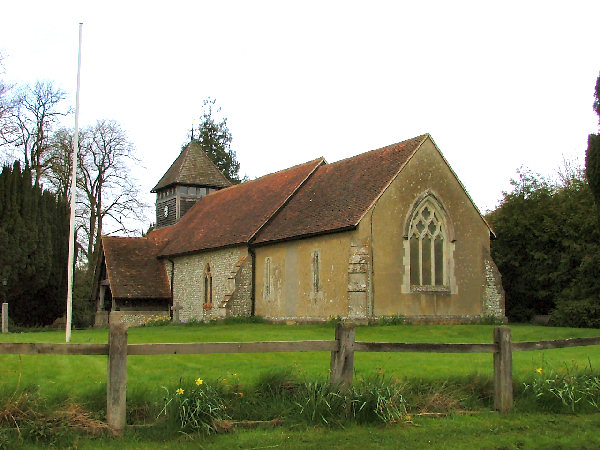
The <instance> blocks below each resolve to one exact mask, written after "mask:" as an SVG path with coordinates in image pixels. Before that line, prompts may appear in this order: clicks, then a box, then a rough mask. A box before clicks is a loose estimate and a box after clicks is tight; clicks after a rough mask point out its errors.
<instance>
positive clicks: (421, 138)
mask: <svg viewBox="0 0 600 450" xmlns="http://www.w3.org/2000/svg"><path fill="white" fill-rule="evenodd" d="M419 138H420V141H419V143H418V144H417V145H416V146H415V149H414V150H413V151H412V152H411V153H410V155H409V156H408V158H406V160H405V161H404V162H403V163H402V164H401V165H400V167H399V168H398V170H397V171H396V173H395V174H394V175H393V176H392V177H390V179H389V180H388V182H387V183H386V184H385V186H383V188H382V189H381V190H380V191H379V194H377V195H376V196H375V198H374V199H373V201H372V202H371V204H370V205H369V206H368V207H367V208H365V210H364V212H363V213H362V214H361V215H360V217H359V218H358V220H357V221H356V223H355V224H354V225H355V226H357V225H358V224H359V223H360V221H361V220H363V219H364V217H365V216H366V215H367V213H368V212H369V211H370V210H371V208H373V205H375V204H376V203H377V202H378V201H379V199H380V198H381V196H382V195H383V193H384V192H385V191H387V189H388V188H389V187H390V185H391V184H392V183H393V182H394V180H395V179H396V178H398V175H399V174H400V172H402V170H403V169H404V168H405V167H406V165H407V164H408V162H409V161H410V160H411V159H412V158H413V156H414V155H415V153H417V151H418V150H419V149H420V148H421V146H422V145H423V143H424V142H425V141H426V140H427V138H429V139H431V135H430V134H429V133H425V134H421V135H419V136H416V137H414V138H410V139H406V140H404V141H401V142H397V143H396V144H392V145H386V146H385V147H381V148H378V149H375V150H371V151H377V150H383V149H385V148H388V147H391V146H393V145H399V144H403V143H405V142H408V141H412V140H414V139H419ZM432 141H433V139H432ZM434 145H435V143H434ZM366 153H370V152H365V153H362V154H363V155H364V154H366Z"/></svg>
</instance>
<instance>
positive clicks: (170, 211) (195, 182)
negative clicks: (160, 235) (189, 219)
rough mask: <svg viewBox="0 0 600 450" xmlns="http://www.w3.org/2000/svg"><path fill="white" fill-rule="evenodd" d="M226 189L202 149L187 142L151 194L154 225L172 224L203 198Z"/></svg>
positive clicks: (225, 182) (227, 184) (217, 171)
mask: <svg viewBox="0 0 600 450" xmlns="http://www.w3.org/2000/svg"><path fill="white" fill-rule="evenodd" d="M228 186H231V183H230V182H229V180H227V178H225V176H224V175H223V174H222V173H221V172H220V171H219V169H217V166H215V165H214V163H213V162H212V161H211V160H210V159H209V158H208V156H206V153H204V151H203V150H202V147H201V146H200V145H199V144H198V143H197V142H190V143H189V144H188V145H186V146H185V147H184V148H183V150H182V151H181V153H180V154H179V156H178V157H177V159H176V160H175V161H174V162H173V164H171V167H169V170H167V172H166V173H165V174H164V175H163V176H162V178H161V179H160V181H159V182H158V183H157V184H156V186H154V188H153V189H152V191H151V192H155V193H156V226H157V227H158V228H161V227H166V226H169V225H173V224H174V223H176V222H177V221H179V219H180V218H181V217H183V215H184V214H185V213H186V212H188V210H189V209H190V208H191V207H192V206H193V205H194V204H195V203H196V202H197V201H198V200H200V199H201V198H202V197H204V196H205V195H207V194H209V193H211V192H214V191H216V190H218V189H222V188H225V187H228Z"/></svg>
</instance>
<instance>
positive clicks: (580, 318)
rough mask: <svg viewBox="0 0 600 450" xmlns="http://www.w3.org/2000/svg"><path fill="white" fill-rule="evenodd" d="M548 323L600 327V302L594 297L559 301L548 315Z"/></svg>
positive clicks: (564, 325) (577, 326)
mask: <svg viewBox="0 0 600 450" xmlns="http://www.w3.org/2000/svg"><path fill="white" fill-rule="evenodd" d="M550 325H554V326H561V327H576V328H600V304H599V302H598V300H594V299H586V300H580V301H574V302H567V301H561V302H560V303H559V304H558V306H557V307H556V309H554V311H552V313H551V315H550Z"/></svg>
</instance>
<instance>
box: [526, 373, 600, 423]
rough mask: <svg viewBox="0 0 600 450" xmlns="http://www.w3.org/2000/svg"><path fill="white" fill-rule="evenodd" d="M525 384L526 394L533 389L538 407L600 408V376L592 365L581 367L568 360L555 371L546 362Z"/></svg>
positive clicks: (562, 409) (566, 410)
mask: <svg viewBox="0 0 600 450" xmlns="http://www.w3.org/2000/svg"><path fill="white" fill-rule="evenodd" d="M523 386H524V394H525V396H526V395H527V394H528V393H529V392H531V393H532V394H533V395H534V396H535V404H536V405H537V407H538V408H539V407H541V408H543V409H544V410H546V411H552V412H570V413H573V414H574V413H576V412H590V411H592V412H598V411H600V377H599V376H598V374H596V373H594V372H593V370H592V368H591V366H590V367H588V368H587V369H586V370H581V369H580V368H579V367H578V366H577V364H575V363H572V364H568V363H565V364H564V366H563V367H561V368H560V369H558V370H555V369H553V368H551V367H549V366H548V365H545V364H543V365H542V367H540V368H538V369H537V370H536V373H535V375H534V377H533V378H532V379H531V380H529V381H527V382H525V383H523Z"/></svg>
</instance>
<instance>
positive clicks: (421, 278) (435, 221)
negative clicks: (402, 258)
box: [408, 196, 449, 290]
mask: <svg viewBox="0 0 600 450" xmlns="http://www.w3.org/2000/svg"><path fill="white" fill-rule="evenodd" d="M408 240H409V245H408V251H409V254H410V257H409V261H410V285H411V289H413V290H414V288H417V290H419V289H418V288H420V287H434V286H435V287H443V286H447V285H448V284H449V283H448V274H447V272H448V267H447V266H448V265H447V259H448V249H447V247H448V245H447V244H448V233H447V224H446V223H445V221H444V214H443V213H442V210H441V208H440V207H439V206H438V205H437V202H436V201H435V199H434V198H433V197H431V196H430V197H426V198H425V199H424V200H423V201H421V202H420V203H419V204H418V206H417V207H416V208H415V210H414V211H413V214H412V217H411V219H410V226H409V230H408Z"/></svg>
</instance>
